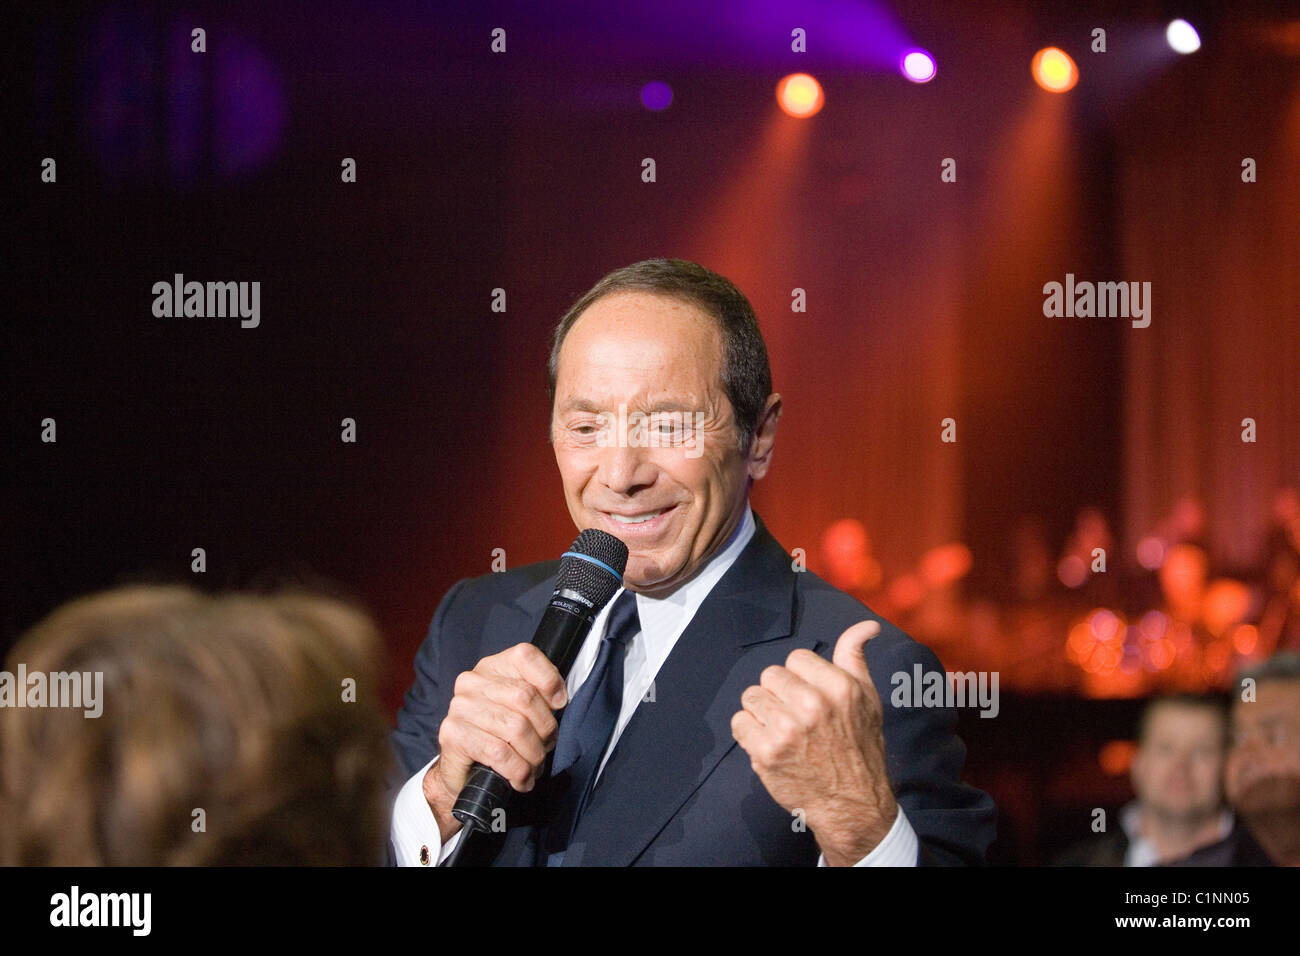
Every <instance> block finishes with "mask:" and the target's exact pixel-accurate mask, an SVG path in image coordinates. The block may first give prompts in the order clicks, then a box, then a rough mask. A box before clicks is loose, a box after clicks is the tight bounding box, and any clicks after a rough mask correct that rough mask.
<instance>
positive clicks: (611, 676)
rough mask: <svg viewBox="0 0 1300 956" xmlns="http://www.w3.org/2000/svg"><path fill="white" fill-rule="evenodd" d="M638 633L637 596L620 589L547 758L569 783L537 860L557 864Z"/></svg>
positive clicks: (592, 775)
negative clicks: (587, 671) (597, 650)
mask: <svg viewBox="0 0 1300 956" xmlns="http://www.w3.org/2000/svg"><path fill="white" fill-rule="evenodd" d="M640 630H641V621H640V618H639V617H638V616H637V611H636V594H635V593H633V592H632V591H624V592H623V593H622V594H621V595H619V598H618V600H617V601H615V602H614V606H613V607H612V608H611V609H610V612H609V619H608V620H607V621H606V624H605V636H604V638H602V639H601V642H600V653H599V654H598V655H597V656H596V663H595V665H594V666H593V667H592V669H591V674H589V675H588V677H587V679H586V680H585V681H583V683H582V686H581V687H579V688H578V692H577V693H576V694H574V696H573V700H572V701H570V702H569V705H568V706H567V707H566V708H565V709H564V713H563V714H561V715H560V732H559V735H558V737H557V738H556V742H555V753H554V755H553V756H552V758H551V776H553V777H556V776H559V775H560V774H563V773H566V772H567V773H568V776H569V784H568V787H567V789H566V790H565V791H564V796H563V797H562V799H561V800H560V801H558V804H557V808H556V813H555V816H554V817H553V818H552V820H551V823H550V825H549V826H548V827H547V828H546V831H545V833H544V834H543V845H542V846H541V848H540V851H539V853H538V862H539V863H541V864H542V865H544V866H559V865H560V864H561V862H562V861H563V860H564V850H565V848H566V847H567V846H568V845H569V838H570V837H571V836H572V835H573V831H574V828H575V827H576V826H577V824H578V816H579V815H580V814H581V813H582V810H583V808H584V807H585V806H586V803H587V798H588V797H589V796H590V794H591V790H592V788H593V786H594V785H595V779H596V768H597V767H599V766H600V759H601V757H603V756H604V754H605V748H606V747H608V746H609V740H610V738H611V737H612V736H613V735H614V727H615V726H616V725H617V724H618V715H619V711H620V710H622V707H623V657H624V655H625V653H626V651H627V642H628V641H629V640H631V638H632V637H633V636H634V635H636V634H637V633H638V632H639V631H640Z"/></svg>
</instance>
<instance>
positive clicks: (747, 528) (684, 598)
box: [392, 506, 919, 866]
mask: <svg viewBox="0 0 1300 956" xmlns="http://www.w3.org/2000/svg"><path fill="white" fill-rule="evenodd" d="M754 528H755V525H754V514H753V512H752V511H751V510H750V508H749V507H748V506H746V508H745V515H744V517H743V518H742V519H741V523H740V526H739V527H738V528H737V529H736V531H735V532H734V533H733V534H732V536H731V538H730V539H729V540H728V541H727V543H726V544H725V545H724V546H723V547H722V549H721V550H720V551H719V552H718V553H717V554H715V555H714V556H713V557H712V558H710V559H709V560H708V563H707V564H705V566H704V567H703V568H702V569H701V570H700V572H699V574H697V575H695V577H693V578H691V580H689V581H687V582H686V583H685V584H683V585H682V586H681V587H679V588H677V590H675V591H674V592H673V593H672V594H670V595H668V596H667V597H664V598H654V597H648V596H646V595H644V594H638V595H637V596H636V609H637V614H638V616H639V617H640V620H641V630H640V632H639V633H638V634H637V635H635V636H634V637H633V638H632V639H631V640H630V641H629V642H628V645H627V652H626V653H627V656H626V658H625V659H624V663H623V707H622V709H621V710H620V711H619V715H618V724H617V725H616V726H615V727H614V733H613V736H612V737H611V738H610V741H609V746H608V747H607V748H606V750H605V755H604V757H602V759H601V762H600V767H599V768H598V769H597V771H596V776H597V778H599V776H600V773H601V771H603V770H604V768H605V762H606V761H607V760H609V755H610V754H611V753H612V752H613V750H614V745H615V744H616V743H617V742H618V738H619V736H620V735H621V734H622V733H623V728H625V727H626V726H627V722H628V721H629V720H631V719H632V713H633V712H634V711H635V710H636V708H637V705H638V704H639V703H641V700H642V698H644V697H646V696H647V695H648V693H649V691H650V688H651V685H652V684H653V682H654V677H655V675H656V674H657V673H659V668H660V667H661V666H662V665H663V663H664V661H665V660H667V659H668V655H669V653H670V652H671V651H672V649H673V646H674V645H675V644H676V643H677V639H678V638H679V637H681V635H682V632H683V631H685V630H686V626H687V625H688V624H690V623H691V619H692V618H693V617H694V616H695V612H696V611H698V610H699V607H700V605H701V604H703V603H704V599H705V598H706V597H708V595H709V592H710V591H712V590H713V587H714V585H715V584H717V583H718V581H720V580H721V579H722V576H723V575H724V574H726V573H727V570H728V569H729V568H730V567H731V566H732V565H733V564H734V563H735V561H736V558H738V557H739V556H740V552H741V551H743V550H744V549H745V545H747V544H748V543H749V540H750V538H752V537H753V536H754ZM622 590H623V589H621V588H620V589H619V591H618V592H617V593H616V594H615V596H614V598H611V599H610V601H609V603H608V604H606V605H605V607H604V608H602V609H601V612H600V613H599V614H598V615H596V618H595V620H594V621H592V625H591V633H589V634H588V635H587V639H586V640H585V641H584V642H583V645H582V648H581V649H580V650H579V651H578V656H577V657H576V658H575V659H574V661H573V667H572V668H571V669H570V670H569V675H568V677H567V678H566V680H565V686H566V687H567V688H568V693H569V700H572V699H573V697H574V695H575V694H576V693H577V692H578V688H579V687H581V686H582V682H583V681H585V680H586V679H587V676H588V675H589V674H590V673H591V670H592V668H593V667H594V666H595V663H596V655H597V654H598V653H599V652H600V642H601V639H602V638H603V637H604V634H605V625H606V622H607V621H608V619H609V612H610V608H612V607H613V606H614V601H615V600H616V599H617V597H618V595H619V594H621V593H622ZM838 636H839V635H831V639H834V638H835V637H838ZM736 709H737V710H739V709H740V701H739V700H737V701H736ZM437 759H438V758H437V757H434V758H433V760H430V761H429V762H428V763H427V764H425V765H424V766H423V767H421V768H420V769H419V770H418V771H416V773H415V774H414V775H413V776H412V777H411V779H409V780H408V781H407V782H406V783H405V784H403V785H402V788H401V790H400V791H398V794H397V800H396V801H395V803H394V805H393V822H392V842H393V851H394V854H395V856H396V858H397V864H398V865H399V866H419V865H421V852H420V851H421V850H422V849H425V850H426V852H425V855H424V859H425V860H426V861H427V862H428V863H433V862H434V861H436V862H438V863H441V862H442V861H443V860H445V859H446V858H447V857H448V856H450V855H451V853H452V851H453V850H455V848H456V844H457V843H458V842H459V840H460V834H461V832H463V831H457V833H456V834H455V835H454V836H453V837H452V838H451V839H450V840H448V841H447V845H446V846H443V845H442V839H441V834H440V833H439V831H438V821H437V819H436V818H435V817H434V815H433V810H432V809H430V807H429V803H428V801H427V800H425V798H424V775H425V774H426V773H427V772H428V770H429V768H430V767H432V766H433V764H434V761H436V760H437ZM918 846H919V843H918V840H917V836H916V833H915V831H913V829H912V826H911V824H910V823H908V821H907V818H906V817H905V816H904V815H903V808H902V807H899V808H898V816H897V817H896V818H895V819H894V824H893V826H892V827H890V830H889V832H888V833H887V834H886V835H885V838H884V839H883V840H881V841H880V843H879V845H877V846H876V847H875V849H873V850H872V851H871V852H870V853H868V854H867V855H866V856H865V857H863V858H862V859H861V860H859V861H858V862H857V863H856V864H855V865H856V866H915V865H916V854H917V849H918ZM817 865H818V866H825V865H826V858H825V857H824V856H823V857H821V858H819V859H818V861H817Z"/></svg>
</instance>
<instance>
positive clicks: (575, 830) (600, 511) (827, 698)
mask: <svg viewBox="0 0 1300 956" xmlns="http://www.w3.org/2000/svg"><path fill="white" fill-rule="evenodd" d="M548 372H549V379H550V386H551V397H552V423H551V438H552V444H553V446H554V449H555V455H556V461H557V464H558V465H559V468H560V474H561V477H562V480H563V483H564V490H565V498H566V502H567V504H568V507H569V512H570V515H571V516H572V518H573V520H574V523H575V524H576V525H577V526H578V527H579V528H584V529H585V528H599V529H601V530H604V531H607V532H609V533H611V534H614V535H616V536H617V537H619V538H620V539H622V540H623V541H624V542H625V543H626V544H627V546H628V549H629V558H628V564H627V568H626V570H625V572H624V577H623V584H624V588H623V589H622V590H621V591H620V592H619V594H617V595H616V596H615V598H614V599H613V600H612V601H611V602H610V603H609V604H608V605H607V606H606V607H605V609H604V610H603V611H602V612H601V614H600V615H599V616H598V617H597V618H596V620H595V622H594V624H593V626H592V631H591V634H590V635H589V637H588V639H587V641H586V643H585V644H584V646H583V648H582V650H581V651H580V652H579V655H578V657H577V659H576V660H575V662H574V665H573V668H572V670H571V671H570V672H569V675H568V678H567V681H566V680H565V679H564V678H562V677H561V676H560V675H559V673H558V672H557V671H556V670H555V668H554V667H553V666H552V665H551V664H550V663H549V662H548V661H547V660H546V659H545V658H544V657H543V656H542V655H541V654H540V652H538V651H537V649H536V648H534V647H532V646H531V645H530V644H529V643H528V641H529V640H530V639H531V637H532V635H533V632H534V629H535V628H536V626H537V623H538V621H539V620H540V618H541V616H542V613H543V610H544V608H545V606H546V604H547V602H548V600H549V598H550V596H551V594H552V591H553V590H554V585H555V577H556V570H557V564H556V563H555V562H550V563H545V564H537V565H531V566H528V567H524V568H519V569H517V570H515V571H512V572H509V573H505V574H491V575H486V576H484V577H481V578H477V579H474V580H464V581H461V582H459V583H458V584H457V585H456V586H455V587H453V588H452V590H451V591H450V592H449V593H448V594H447V596H446V597H445V598H444V599H443V601H442V603H441V605H440V606H439V608H438V610H437V612H436V614H435V616H434V619H433V623H432V626H431V627H430V631H429V636H428V638H427V639H426V640H425V642H424V644H423V645H422V647H421V648H420V651H419V653H418V654H417V657H416V662H415V669H416V681H415V684H414V685H413V686H412V688H411V690H410V691H409V692H408V694H407V697H406V702H405V704H404V706H403V707H402V709H401V711H400V712H399V714H398V726H397V730H396V732H395V734H394V737H393V741H394V747H395V749H396V751H397V756H398V761H399V764H400V765H401V768H402V770H403V772H404V773H405V774H407V775H408V779H407V781H406V783H405V785H404V786H402V788H401V790H400V792H399V794H398V796H397V799H396V802H395V805H394V813H393V825H392V840H391V842H392V850H393V855H394V858H395V859H396V861H397V862H399V863H403V864H411V865H420V864H425V865H430V864H433V863H436V862H439V861H441V860H444V859H446V858H447V857H448V856H449V854H451V853H452V852H453V851H454V850H455V845H456V842H457V841H458V839H459V837H460V832H459V827H460V825H459V823H458V822H457V821H456V820H455V819H454V818H453V817H452V815H451V813H450V810H451V806H452V804H453V803H454V801H455V798H456V795H457V794H458V793H459V791H460V788H461V787H462V786H463V785H464V782H465V778H466V776H467V774H468V771H469V768H470V766H471V765H472V763H474V762H475V761H478V762H482V763H484V764H487V765H488V766H490V767H492V768H493V769H494V770H496V771H497V772H498V773H500V774H502V775H503V776H505V777H506V778H507V779H508V780H510V782H511V785H512V786H513V787H514V789H515V791H516V793H515V794H514V795H513V796H512V798H511V802H510V804H509V807H508V809H507V811H506V814H505V816H504V819H502V820H501V821H500V823H501V824H502V825H501V826H499V827H494V828H493V831H494V832H492V833H490V834H478V835H476V836H475V842H473V843H471V844H470V846H471V847H472V853H471V854H470V856H471V859H472V861H473V862H481V863H488V862H490V863H494V864H496V865H560V864H563V865H631V864H636V865H683V864H687V865H689V864H742V865H743V864H748V865H796V864H802V865H814V864H817V863H825V864H829V865H908V866H910V865H915V864H917V863H950V864H973V863H979V862H982V861H983V858H984V854H985V851H986V849H987V847H988V845H989V843H990V842H991V841H992V838H993V831H994V818H995V813H996V811H995V809H994V807H993V803H992V801H991V800H990V799H989V798H988V796H987V795H985V794H983V793H981V792H980V791H978V790H975V789H973V788H971V787H968V786H965V785H963V784H962V783H961V780H960V773H961V766H962V763H963V760H964V756H965V749H964V746H963V745H962V743H961V741H960V740H959V739H958V738H957V737H956V736H955V735H954V733H953V728H954V725H955V719H956V718H955V712H954V711H953V709H952V708H951V707H945V706H930V707H922V706H915V705H914V702H913V701H912V700H911V699H910V696H906V695H904V696H898V695H896V694H894V693H891V687H892V686H893V685H894V683H895V682H894V681H893V680H891V678H892V677H893V676H894V675H897V674H903V675H906V676H907V678H908V679H909V680H911V679H912V678H913V676H914V668H915V667H916V666H917V665H919V666H920V667H921V668H922V669H924V670H926V671H937V670H939V662H938V660H937V658H935V656H934V654H933V653H931V652H930V651H929V650H928V649H927V648H925V647H923V646H921V645H919V644H917V643H916V642H915V641H913V640H912V639H911V638H909V637H907V636H906V635H905V634H903V633H902V632H900V631H899V630H898V629H897V628H895V627H893V626H892V625H891V624H889V623H887V622H885V621H883V620H881V619H880V618H878V617H876V616H875V615H874V614H872V613H871V612H870V610H868V609H867V608H866V607H865V606H864V605H862V604H861V603H859V602H858V601H856V600H855V599H854V598H852V597H850V596H849V595H847V594H844V593H843V592H841V591H838V590H836V589H835V588H833V587H831V586H830V585H829V584H827V583H826V582H824V581H822V580H821V579H820V578H818V577H817V576H816V575H813V574H811V573H808V572H799V571H796V570H794V568H793V567H792V562H791V560H790V557H789V555H788V554H787V553H786V551H785V549H784V548H783V547H782V546H781V545H780V544H778V543H777V541H776V540H775V538H773V537H772V535H771V534H770V533H769V532H768V531H767V529H766V528H765V527H764V526H763V524H762V522H761V521H760V520H759V519H758V518H757V516H755V515H754V514H753V512H752V511H751V510H750V507H749V492H750V489H751V487H752V485H753V482H755V481H757V480H759V479H761V478H762V477H763V476H764V475H765V474H766V472H767V469H768V467H769V465H770V462H771V456H772V450H773V446H774V443H775V439H776V427H777V422H778V420H779V418H780V415H781V407H782V406H781V402H782V400H781V396H780V395H777V394H774V393H772V391H771V376H770V372H769V371H768V363H767V353H766V349H765V347H764V345H763V342H762V338H761V336H760V335H759V332H758V326H757V322H756V321H755V319H754V314H753V310H752V309H751V308H750V306H749V303H748V301H746V299H745V297H744V296H743V295H741V293H740V292H739V291H738V290H737V289H736V288H735V287H734V286H733V285H732V284H731V283H730V282H728V281H727V280H726V279H724V278H722V277H721V276H718V275H716V274H715V273H712V272H709V271H708V270H706V269H703V268H701V267H700V266H697V265H695V264H693V263H688V262H683V261H681V260H649V261H647V262H642V263H636V264H635V265H632V266H628V267H626V268H624V269H619V270H616V271H615V272H613V273H610V274H609V275H607V276H606V277H605V278H604V279H602V280H601V281H600V282H599V283H597V284H596V286H595V287H593V288H592V289H591V290H590V291H589V292H588V293H586V295H584V296H583V297H582V298H581V299H579V300H578V302H577V303H575V304H574V306H573V307H572V308H571V309H570V310H569V312H568V313H567V314H566V315H565V317H564V318H563V319H562V320H561V322H560V324H559V326H558V327H557V329H556V334H555V340H554V345H553V348H552V353H551V361H550V364H549V367H548ZM629 410H630V412H629ZM584 691H585V693H584ZM570 702H571V706H569V707H567V708H566V709H565V710H563V711H562V713H561V714H560V718H561V719H560V720H558V721H557V719H556V715H555V714H554V711H555V710H557V709H560V708H562V707H565V705H566V704H570ZM882 702H884V703H882ZM570 713H572V714H573V715H574V716H573V717H572V718H570V717H569V714H570ZM595 715H600V716H595ZM593 741H599V743H593ZM552 751H554V753H555V757H554V758H553V759H552V756H551V755H552ZM561 752H563V753H565V754H567V755H569V756H566V757H564V758H561V757H560V756H559V755H560V754H561ZM573 754H577V756H576V757H575V756H572V755H573ZM552 762H554V763H555V764H557V765H558V764H560V763H561V762H563V763H564V767H563V768H561V767H559V766H554V767H553V766H552ZM560 821H563V823H561V822H560Z"/></svg>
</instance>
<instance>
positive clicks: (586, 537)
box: [449, 528, 627, 862]
mask: <svg viewBox="0 0 1300 956" xmlns="http://www.w3.org/2000/svg"><path fill="white" fill-rule="evenodd" d="M626 568H627V545H625V544H624V543H623V542H622V541H620V540H619V539H618V538H616V537H614V536H613V535H612V534H608V533H606V532H604V531H601V530H599V529H597V528H588V529H587V530H586V531H583V532H582V533H581V534H579V535H578V538H577V540H576V541H574V542H573V547H571V548H570V549H569V550H568V551H566V552H564V554H563V555H562V556H561V559H560V573H559V577H558V579H557V580H556V583H555V593H553V594H552V595H551V603H550V604H549V605H547V608H546V613H545V614H543V615H542V620H541V623H540V624H538V625H537V631H536V633H535V634H534V635H533V641H532V643H533V646H534V647H536V648H537V649H538V650H540V651H541V652H542V653H543V654H545V655H546V659H547V660H549V661H550V662H551V663H552V664H554V665H555V668H556V670H558V671H559V672H560V676H561V677H568V676H569V668H571V667H572V666H573V659H574V658H575V657H577V655H578V649H579V648H580V647H582V642H583V640H585V639H586V637H587V635H588V634H589V633H590V632H591V624H592V621H594V620H595V619H596V615H597V614H599V613H600V611H601V608H603V607H604V606H605V605H606V604H608V603H609V600H610V598H612V597H613V596H614V594H615V592H617V591H618V589H619V588H620V587H622V586H623V571H624V570H626ZM512 792H513V790H512V788H511V786H510V781H508V780H506V778H505V777H503V776H501V775H500V774H499V773H497V772H496V771H495V770H493V769H492V768H491V767H486V766H484V765H483V764H481V763H475V764H474V765H473V767H471V768H470V772H469V776H468V777H467V778H466V780H465V786H464V788H463V789H462V790H461V792H460V796H458V797H457V798H456V804H455V806H453V807H452V810H451V813H452V816H454V817H455V818H456V819H457V820H459V821H460V822H461V823H462V824H463V825H464V827H465V829H466V830H467V831H469V832H466V833H464V834H463V835H462V836H461V844H462V846H463V844H464V841H465V840H466V839H467V838H468V837H470V836H471V835H472V833H473V831H475V830H484V831H486V830H488V829H489V828H490V827H491V825H492V815H493V813H494V812H495V811H496V810H498V809H500V808H502V807H504V806H505V803H506V801H507V800H508V799H509V797H510V794H511V793H512ZM459 850H460V847H457V854H456V855H457V856H459ZM449 862H450V861H449Z"/></svg>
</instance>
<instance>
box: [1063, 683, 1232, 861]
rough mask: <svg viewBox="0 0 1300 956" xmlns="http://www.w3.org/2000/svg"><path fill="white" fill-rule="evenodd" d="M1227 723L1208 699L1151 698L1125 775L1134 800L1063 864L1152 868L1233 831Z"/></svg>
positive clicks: (1221, 713)
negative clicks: (1226, 773)
mask: <svg viewBox="0 0 1300 956" xmlns="http://www.w3.org/2000/svg"><path fill="white" fill-rule="evenodd" d="M1226 750H1227V722H1226V720H1225V717H1224V713H1223V708H1222V707H1221V706H1219V704H1218V703H1216V702H1215V701H1214V700H1212V699H1210V698H1205V697H1196V696H1193V695H1179V696H1173V697H1157V698H1155V699H1153V700H1152V701H1151V702H1150V703H1149V704H1147V706H1146V709H1145V710H1144V711H1143V713H1142V718H1141V721H1140V723H1139V725H1138V748H1137V753H1136V754H1135V755H1134V757H1133V765H1132V770H1131V774H1132V780H1133V790H1134V793H1135V794H1136V798H1135V799H1134V800H1132V801H1131V802H1130V803H1128V804H1126V805H1125V806H1124V807H1122V808H1121V809H1120V811H1119V813H1118V815H1117V816H1118V821H1117V822H1118V824H1119V825H1118V826H1115V825H1111V826H1109V827H1107V829H1106V831H1105V832H1103V833H1098V834H1097V835H1096V836H1094V837H1092V838H1090V839H1088V840H1085V841H1083V842H1082V843H1080V844H1078V845H1077V846H1075V847H1074V848H1072V849H1071V850H1069V851H1067V852H1066V853H1065V854H1064V855H1063V856H1062V857H1061V858H1060V859H1059V860H1058V861H1057V862H1058V864H1059V865H1062V866H1157V865H1160V864H1162V863H1165V862H1167V861H1170V860H1177V859H1180V858H1182V857H1185V856H1187V855H1188V854H1189V853H1192V852H1193V851H1194V850H1197V849H1199V848H1200V847H1203V846H1206V845H1208V844H1212V843H1216V842H1218V841H1220V840H1222V839H1223V838H1224V837H1226V836H1227V835H1228V834H1229V833H1230V832H1231V830H1232V822H1233V821H1232V813H1231V812H1230V811H1228V810H1227V809H1225V808H1224V806H1223V788H1222V780H1223V768H1224V759H1225V755H1226Z"/></svg>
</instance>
